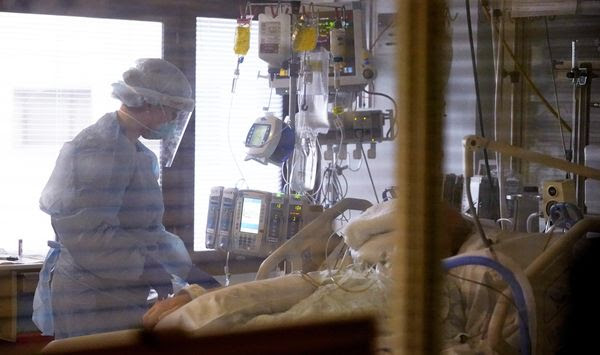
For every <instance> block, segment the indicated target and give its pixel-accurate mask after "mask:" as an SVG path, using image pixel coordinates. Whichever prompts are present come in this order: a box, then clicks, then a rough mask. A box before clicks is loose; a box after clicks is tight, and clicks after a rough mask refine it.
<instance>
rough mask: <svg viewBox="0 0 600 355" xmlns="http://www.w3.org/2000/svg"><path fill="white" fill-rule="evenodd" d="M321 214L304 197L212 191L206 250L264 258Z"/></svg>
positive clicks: (225, 189) (267, 193) (234, 190)
mask: <svg viewBox="0 0 600 355" xmlns="http://www.w3.org/2000/svg"><path fill="white" fill-rule="evenodd" d="M321 212H322V207H321V206H317V205H310V204H309V202H308V200H306V199H305V198H304V197H302V196H301V195H297V194H284V193H279V192H277V193H271V192H266V191H257V190H238V189H236V188H224V187H223V186H215V187H213V188H212V189H211V193H210V197H209V205H208V217H207V223H206V243H205V244H206V247H207V248H209V249H218V250H223V251H228V252H231V253H234V254H240V255H250V256H260V257H264V256H267V255H269V254H271V253H272V252H273V251H274V250H275V249H277V248H278V247H279V246H280V245H282V244H283V243H285V241H287V240H288V239H290V238H291V237H293V236H294V235H295V234H296V233H297V232H298V231H299V230H300V229H301V228H302V227H303V226H304V225H306V224H308V223H310V222H311V221H312V220H313V219H314V218H316V217H317V216H318V215H319V214H320V213H321Z"/></svg>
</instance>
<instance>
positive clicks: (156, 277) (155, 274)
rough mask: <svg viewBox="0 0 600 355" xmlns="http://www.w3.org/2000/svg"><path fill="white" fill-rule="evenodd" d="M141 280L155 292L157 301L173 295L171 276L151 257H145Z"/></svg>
mask: <svg viewBox="0 0 600 355" xmlns="http://www.w3.org/2000/svg"><path fill="white" fill-rule="evenodd" d="M141 279H142V281H145V282H146V283H147V284H148V285H149V286H150V287H152V288H153V289H154V290H156V292H157V293H158V299H163V298H166V297H167V296H168V295H169V294H171V293H173V284H172V282H171V275H170V274H169V273H168V272H167V271H166V270H165V269H164V268H163V267H162V265H161V264H160V263H159V262H158V261H156V259H154V258H153V257H151V256H146V262H145V263H144V272H143V273H142V276H141Z"/></svg>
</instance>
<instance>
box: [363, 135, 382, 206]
mask: <svg viewBox="0 0 600 355" xmlns="http://www.w3.org/2000/svg"><path fill="white" fill-rule="evenodd" d="M360 151H361V152H362V156H363V159H365V165H366V166H367V172H368V173H369V179H370V180H371V186H372V187H373V194H375V200H376V201H377V203H379V196H378V195H377V189H375V182H374V181H373V176H372V175H371V169H370V168H369V162H368V161H367V157H366V156H365V149H364V148H363V146H362V144H361V145H360Z"/></svg>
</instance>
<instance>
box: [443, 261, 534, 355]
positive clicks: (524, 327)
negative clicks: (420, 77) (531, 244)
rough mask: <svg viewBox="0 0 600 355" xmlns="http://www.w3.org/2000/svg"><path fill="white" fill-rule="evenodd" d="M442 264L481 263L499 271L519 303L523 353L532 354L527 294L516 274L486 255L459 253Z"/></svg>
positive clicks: (516, 302) (446, 265)
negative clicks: (525, 294) (526, 301)
mask: <svg viewBox="0 0 600 355" xmlns="http://www.w3.org/2000/svg"><path fill="white" fill-rule="evenodd" d="M442 265H443V267H444V269H446V271H449V270H451V269H454V268H455V267H459V266H466V265H481V266H487V267H489V268H491V269H494V270H495V271H497V272H498V273H499V274H500V276H502V279H504V281H506V283H508V285H509V287H510V289H511V291H512V294H513V299H514V301H515V304H516V305H517V311H518V313H519V335H520V337H519V341H520V343H521V354H525V355H530V354H531V338H530V335H529V320H528V316H527V304H526V303H525V296H524V295H523V289H522V288H521V285H520V284H519V282H518V281H517V279H516V277H515V275H514V274H513V272H512V271H510V269H508V268H507V267H506V266H504V265H502V264H500V263H499V262H497V261H496V260H493V259H490V258H488V257H485V256H479V255H464V256H461V255H457V256H453V257H450V258H446V259H443V260H442Z"/></svg>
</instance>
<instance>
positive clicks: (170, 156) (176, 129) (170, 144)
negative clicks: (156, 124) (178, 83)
mask: <svg viewBox="0 0 600 355" xmlns="http://www.w3.org/2000/svg"><path fill="white" fill-rule="evenodd" d="M158 102H159V104H160V105H161V106H163V107H167V108H170V109H171V110H175V118H174V119H173V120H171V121H169V122H168V123H167V125H169V128H168V132H166V134H165V135H164V136H162V137H161V138H162V142H161V149H160V162H161V164H162V165H163V166H164V167H167V168H170V167H171V165H172V164H173V160H174V159H175V155H176V154H177V150H178V149H179V144H181V139H182V138H183V134H184V133H185V129H186V128H187V125H188V123H189V122H190V117H191V116H192V112H193V111H194V100H192V99H187V98H183V97H176V96H169V95H164V94H163V95H160V97H159V98H158ZM165 114H167V113H165Z"/></svg>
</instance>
